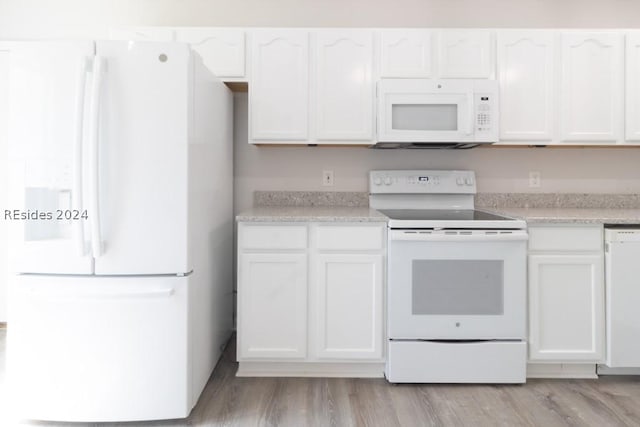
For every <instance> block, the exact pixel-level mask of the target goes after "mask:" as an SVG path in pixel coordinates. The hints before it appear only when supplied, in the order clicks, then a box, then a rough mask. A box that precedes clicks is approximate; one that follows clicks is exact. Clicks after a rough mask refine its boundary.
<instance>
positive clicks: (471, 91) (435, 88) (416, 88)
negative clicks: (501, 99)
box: [374, 79, 499, 148]
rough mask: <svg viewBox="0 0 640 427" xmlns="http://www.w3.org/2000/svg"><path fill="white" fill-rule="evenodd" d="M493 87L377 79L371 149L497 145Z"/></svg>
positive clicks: (489, 82)
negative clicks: (374, 138)
mask: <svg viewBox="0 0 640 427" xmlns="http://www.w3.org/2000/svg"><path fill="white" fill-rule="evenodd" d="M498 118H499V108H498V82H497V81H495V80H479V79H465V80H462V79H443V80H431V79H383V80H381V81H380V82H379V83H378V120H377V126H378V129H377V131H378V132H377V133H378V143H377V144H376V145H375V146H374V147H375V148H469V147H475V146H476V145H478V144H487V143H493V142H497V141H498Z"/></svg>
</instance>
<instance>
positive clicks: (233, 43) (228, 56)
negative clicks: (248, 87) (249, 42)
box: [176, 28, 245, 80]
mask: <svg viewBox="0 0 640 427" xmlns="http://www.w3.org/2000/svg"><path fill="white" fill-rule="evenodd" d="M176 40H177V41H182V42H187V43H189V44H190V45H191V48H192V49H193V50H195V51H196V52H198V53H199V54H200V56H201V57H202V61H203V62H204V65H205V66H206V67H207V68H209V70H211V72H212V73H213V74H215V75H216V76H218V77H220V78H221V79H222V80H225V77H235V78H242V77H244V74H245V73H244V57H245V41H244V30H239V29H228V28H177V29H176Z"/></svg>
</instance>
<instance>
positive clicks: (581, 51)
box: [560, 32, 624, 143]
mask: <svg viewBox="0 0 640 427" xmlns="http://www.w3.org/2000/svg"><path fill="white" fill-rule="evenodd" d="M622 40H623V36H622V34H621V33H615V32H592V33H585V32H566V33H564V34H562V76H561V85H560V88H561V92H560V105H561V111H560V124H561V139H562V140H563V141H580V142H600V143H602V142H608V143H614V142H617V141H619V140H621V133H622V127H623V126H622V120H623V116H622V107H623V101H622V88H623V71H624V70H623V60H624V58H623V52H622Z"/></svg>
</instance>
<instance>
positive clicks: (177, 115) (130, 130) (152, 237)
mask: <svg viewBox="0 0 640 427" xmlns="http://www.w3.org/2000/svg"><path fill="white" fill-rule="evenodd" d="M96 46H97V49H96V58H98V60H100V61H102V62H103V68H104V74H103V82H102V83H103V84H102V92H101V93H102V100H101V105H100V132H99V141H98V145H99V148H98V153H99V159H98V167H97V171H93V172H92V173H98V176H99V189H98V194H97V200H98V203H99V206H100V210H99V212H100V218H99V221H100V230H99V233H93V237H94V241H93V243H94V250H93V252H94V255H95V273H96V274H98V275H116V274H118V275H124V274H126V275H132V274H172V273H173V274H176V273H186V272H188V271H190V270H191V267H190V266H189V265H188V262H187V252H188V251H187V184H188V179H187V178H188V176H187V162H188V157H187V155H188V143H189V138H190V135H189V121H190V115H191V105H190V103H189V100H190V82H191V73H192V69H191V57H190V51H189V48H188V46H187V45H184V44H179V43H155V42H122V41H104V42H101V41H99V42H96ZM96 234H99V235H98V236H97V237H95V236H96ZM96 241H99V242H96ZM95 243H99V245H98V248H96V247H95V246H96V245H95Z"/></svg>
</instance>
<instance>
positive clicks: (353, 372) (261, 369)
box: [236, 362, 384, 378]
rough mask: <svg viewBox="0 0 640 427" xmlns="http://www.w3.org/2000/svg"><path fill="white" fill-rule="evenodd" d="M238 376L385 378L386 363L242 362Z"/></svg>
mask: <svg viewBox="0 0 640 427" xmlns="http://www.w3.org/2000/svg"><path fill="white" fill-rule="evenodd" d="M238 365H239V366H238V372H237V373H236V376H238V377H328V378H383V377H384V363H383V362H379V363H363V362H353V363H321V362H240V363H239V364H238Z"/></svg>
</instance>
